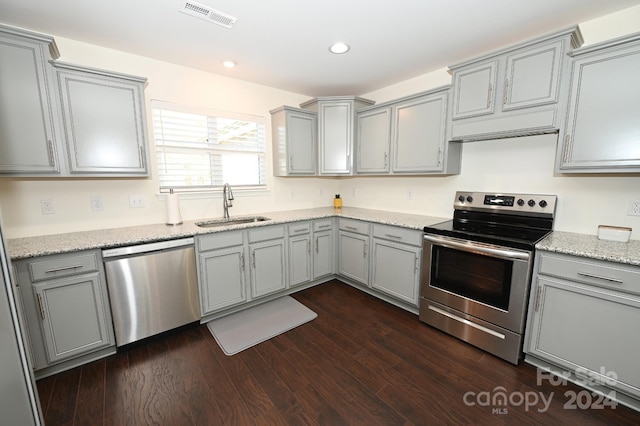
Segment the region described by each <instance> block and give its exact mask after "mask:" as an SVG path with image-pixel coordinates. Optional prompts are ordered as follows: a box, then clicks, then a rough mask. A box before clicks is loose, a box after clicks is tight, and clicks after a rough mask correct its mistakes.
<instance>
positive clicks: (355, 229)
mask: <svg viewBox="0 0 640 426" xmlns="http://www.w3.org/2000/svg"><path fill="white" fill-rule="evenodd" d="M345 228H346V229H350V230H352V231H357V230H358V228H356V227H355V226H345Z"/></svg>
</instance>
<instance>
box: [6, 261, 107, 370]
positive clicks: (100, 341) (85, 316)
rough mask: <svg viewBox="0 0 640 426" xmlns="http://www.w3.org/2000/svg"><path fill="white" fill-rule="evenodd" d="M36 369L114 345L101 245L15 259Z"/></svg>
mask: <svg viewBox="0 0 640 426" xmlns="http://www.w3.org/2000/svg"><path fill="white" fill-rule="evenodd" d="M15 268H16V269H15V271H16V275H17V281H18V284H19V285H20V289H21V293H22V303H23V307H24V309H25V317H26V321H27V326H28V334H29V338H30V343H31V349H32V355H33V359H34V367H35V369H36V370H38V369H42V368H45V367H49V366H51V365H54V364H57V363H60V362H62V361H68V360H72V359H74V358H77V357H80V356H83V355H87V354H90V353H92V352H96V351H99V350H101V349H105V348H109V347H115V338H114V333H113V326H112V321H111V310H110V306H109V297H108V292H107V286H106V281H105V276H104V268H103V265H102V259H101V256H100V252H99V251H86V252H79V253H73V254H65V255H54V256H44V257H38V258H34V259H28V260H20V261H16V262H15Z"/></svg>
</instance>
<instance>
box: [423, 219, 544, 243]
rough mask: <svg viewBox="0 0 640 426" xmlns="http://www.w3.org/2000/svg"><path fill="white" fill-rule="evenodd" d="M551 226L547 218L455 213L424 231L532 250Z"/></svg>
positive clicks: (426, 227)
mask: <svg viewBox="0 0 640 426" xmlns="http://www.w3.org/2000/svg"><path fill="white" fill-rule="evenodd" d="M552 226H553V219H550V218H537V217H530V216H519V215H506V214H494V213H484V212H482V213H480V212H469V211H461V210H456V211H455V212H454V218H453V219H452V220H448V221H446V222H442V223H438V224H435V225H432V226H425V228H424V232H425V233H428V234H435V235H444V236H448V237H454V238H459V239H463V240H471V241H478V242H484V243H488V244H495V245H500V246H506V247H512V248H518V249H522V250H532V249H533V247H534V245H535V244H536V243H537V242H538V241H540V240H541V239H542V238H544V237H545V236H546V235H547V234H549V232H551V229H552Z"/></svg>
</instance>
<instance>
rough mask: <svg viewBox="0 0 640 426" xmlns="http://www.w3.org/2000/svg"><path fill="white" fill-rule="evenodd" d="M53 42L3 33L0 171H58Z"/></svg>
mask: <svg viewBox="0 0 640 426" xmlns="http://www.w3.org/2000/svg"><path fill="white" fill-rule="evenodd" d="M48 59H50V56H49V55H48V47H47V45H46V44H45V43H42V42H37V41H34V40H27V39H25V40H21V39H17V38H15V37H11V36H8V35H4V34H0V173H59V172H60V168H59V163H58V160H57V152H56V137H55V132H54V120H55V119H54V117H55V114H54V112H53V111H52V109H51V106H52V105H55V100H54V98H53V97H52V94H53V93H54V90H53V88H52V87H50V85H49V80H48V73H49V72H50V71H49V70H48V67H49V65H48V64H47V60H48Z"/></svg>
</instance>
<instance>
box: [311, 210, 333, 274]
mask: <svg viewBox="0 0 640 426" xmlns="http://www.w3.org/2000/svg"><path fill="white" fill-rule="evenodd" d="M333 234H334V233H333V219H319V220H315V221H314V222H313V249H312V251H313V278H314V279H316V278H322V277H325V276H328V275H333V274H334V273H335V269H334V263H335V262H334V253H335V250H334V248H333V247H334V244H333V242H334V237H333Z"/></svg>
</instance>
